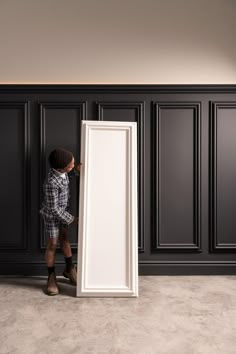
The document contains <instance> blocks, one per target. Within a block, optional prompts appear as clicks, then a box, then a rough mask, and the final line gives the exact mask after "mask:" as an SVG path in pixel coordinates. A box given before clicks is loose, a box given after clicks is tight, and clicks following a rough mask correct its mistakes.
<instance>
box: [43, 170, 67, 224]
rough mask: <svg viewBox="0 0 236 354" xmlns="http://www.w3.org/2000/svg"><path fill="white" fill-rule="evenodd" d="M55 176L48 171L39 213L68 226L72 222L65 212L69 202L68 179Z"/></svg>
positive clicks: (52, 171)
mask: <svg viewBox="0 0 236 354" xmlns="http://www.w3.org/2000/svg"><path fill="white" fill-rule="evenodd" d="M65 177H66V178H62V177H60V176H59V175H57V174H56V173H55V172H54V170H53V169H50V171H49V173H48V178H47V180H46V181H45V183H44V186H43V190H44V200H43V203H42V208H41V209H40V213H41V214H42V215H43V216H44V217H46V218H49V219H53V218H56V219H59V220H60V221H61V222H62V223H65V224H70V223H71V222H72V221H73V220H74V216H72V215H71V214H70V213H68V211H66V209H67V207H68V202H69V178H68V175H67V173H66V175H65Z"/></svg>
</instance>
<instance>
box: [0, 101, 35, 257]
mask: <svg viewBox="0 0 236 354" xmlns="http://www.w3.org/2000/svg"><path fill="white" fill-rule="evenodd" d="M1 110H9V111H12V110H19V112H21V113H22V121H21V124H20V125H21V128H20V131H18V126H17V124H16V126H15V131H16V134H17V133H21V134H22V136H21V139H22V142H23V148H22V152H23V156H22V174H23V185H22V190H23V193H22V196H23V200H22V205H18V206H19V208H22V210H23V218H22V230H20V229H21V228H20V225H18V226H17V228H16V229H14V228H9V229H8V230H7V232H6V233H5V232H4V231H3V228H2V232H4V235H2V238H3V241H0V250H27V249H29V246H30V219H31V208H30V186H31V176H30V102H29V101H7V102H4V101H0V120H1ZM12 117H13V116H12ZM13 118H14V117H13ZM16 123H18V119H17V120H16ZM3 128H5V127H3ZM3 128H1V129H3ZM4 133H5V134H6V133H7V132H6V131H5V132H4ZM8 133H9V132H8ZM8 139H9V142H10V144H11V149H10V150H12V149H14V142H13V141H12V140H11V139H12V136H11V135H9V137H8ZM15 143H16V142H15ZM4 148H5V149H6V151H8V149H9V147H6V146H4ZM15 148H16V149H17V151H20V148H21V146H19V147H18V146H17V147H16V146H15ZM17 151H16V152H17ZM9 156H10V155H9ZM9 156H8V159H9ZM13 163H14V162H13V161H11V164H13ZM14 172H15V173H16V176H17V173H18V172H19V170H17V171H14ZM16 183H17V181H16ZM2 187H3V188H4V187H5V184H4V186H3V185H2ZM8 188H10V186H9V187H8ZM5 191H7V189H6V188H5ZM9 196H10V198H11V197H13V196H12V194H11V195H10V193H9ZM14 197H15V195H14ZM18 197H19V196H18ZM1 199H2V201H3V202H4V197H3V196H2V197H1ZM5 203H6V201H5ZM8 203H9V200H8ZM10 203H11V205H12V208H14V205H17V204H18V203H19V199H17V198H16V199H14V200H13V199H10ZM2 207H4V206H2ZM12 210H13V209H12ZM12 216H13V214H12V213H10V214H9V219H10V222H11V217H12ZM6 221H7V220H5V222H6ZM7 222H8V221H7ZM13 222H14V223H15V222H16V220H13ZM11 230H12V231H13V235H12V239H13V240H15V232H17V233H20V232H21V231H22V239H21V241H20V242H18V243H14V242H6V241H5V240H6V238H5V236H6V237H7V239H9V238H10V239H11ZM2 238H1V239H2Z"/></svg>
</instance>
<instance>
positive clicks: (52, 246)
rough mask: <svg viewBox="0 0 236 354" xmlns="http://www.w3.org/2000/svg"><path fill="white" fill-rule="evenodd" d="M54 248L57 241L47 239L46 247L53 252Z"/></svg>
mask: <svg viewBox="0 0 236 354" xmlns="http://www.w3.org/2000/svg"><path fill="white" fill-rule="evenodd" d="M56 248H57V242H55V241H54V240H49V241H48V245H47V249H48V250H49V251H51V252H55V251H56Z"/></svg>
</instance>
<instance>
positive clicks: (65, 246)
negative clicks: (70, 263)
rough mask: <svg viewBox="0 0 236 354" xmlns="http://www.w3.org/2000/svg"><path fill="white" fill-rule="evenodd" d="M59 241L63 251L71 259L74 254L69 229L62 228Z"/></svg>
mask: <svg viewBox="0 0 236 354" xmlns="http://www.w3.org/2000/svg"><path fill="white" fill-rule="evenodd" d="M59 240H60V243H61V249H62V252H63V254H64V256H65V257H71V256H72V252H71V246H70V242H69V238H68V229H67V228H64V227H62V228H61V230H60V236H59Z"/></svg>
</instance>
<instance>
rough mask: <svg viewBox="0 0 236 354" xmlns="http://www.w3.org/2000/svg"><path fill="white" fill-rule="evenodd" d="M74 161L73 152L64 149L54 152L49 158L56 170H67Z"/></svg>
mask: <svg viewBox="0 0 236 354" xmlns="http://www.w3.org/2000/svg"><path fill="white" fill-rule="evenodd" d="M72 159H73V154H72V152H70V151H68V150H65V149H62V148H57V149H55V150H53V151H52V152H51V153H50V155H49V157H48V161H49V164H50V166H51V167H52V168H54V169H55V170H57V169H61V168H65V167H66V166H67V165H68V164H69V163H70V162H71V161H72Z"/></svg>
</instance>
